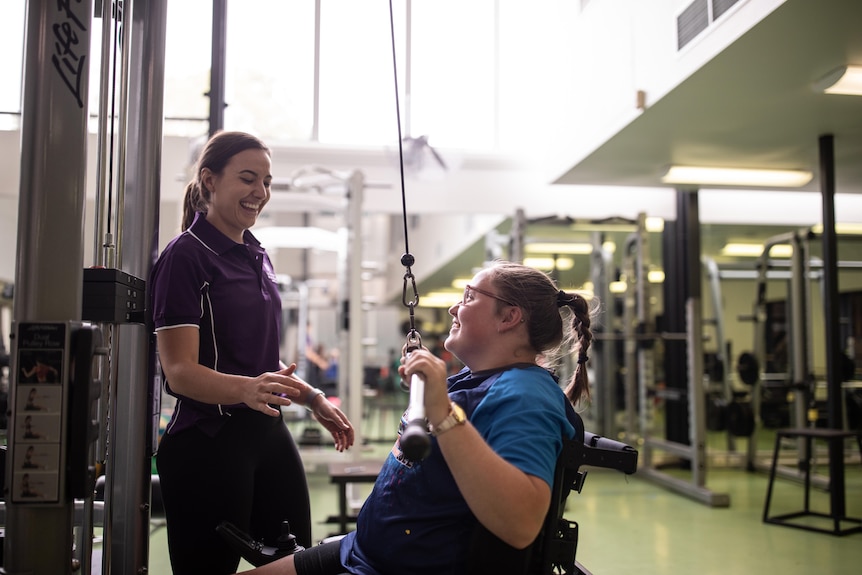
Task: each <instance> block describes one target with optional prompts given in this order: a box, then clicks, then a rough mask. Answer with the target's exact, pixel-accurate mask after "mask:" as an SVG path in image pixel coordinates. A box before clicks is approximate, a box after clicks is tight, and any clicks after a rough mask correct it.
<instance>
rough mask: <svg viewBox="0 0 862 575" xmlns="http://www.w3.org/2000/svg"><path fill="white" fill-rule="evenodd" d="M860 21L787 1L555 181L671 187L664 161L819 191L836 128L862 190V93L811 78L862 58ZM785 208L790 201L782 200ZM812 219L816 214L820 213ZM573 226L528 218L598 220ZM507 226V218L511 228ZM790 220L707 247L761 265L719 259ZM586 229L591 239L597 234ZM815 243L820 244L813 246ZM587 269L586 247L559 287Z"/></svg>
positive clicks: (656, 242) (840, 5) (843, 7)
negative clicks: (764, 173) (795, 181)
mask: <svg viewBox="0 0 862 575" xmlns="http://www.w3.org/2000/svg"><path fill="white" fill-rule="evenodd" d="M860 23H862V1H859V0H816V1H812V0H788V1H787V2H785V3H784V4H783V5H781V6H780V7H779V8H778V9H776V10H775V11H774V12H773V13H771V14H770V15H769V16H768V17H766V18H765V19H764V20H763V21H761V22H760V23H759V24H757V25H756V26H755V27H754V28H752V29H751V30H750V31H748V32H747V33H745V34H744V35H743V36H741V37H740V38H739V39H738V40H737V41H736V42H734V43H733V44H732V45H730V46H729V47H728V48H727V49H725V50H724V51H723V52H722V53H720V54H718V55H717V56H716V57H715V58H713V59H712V60H711V61H710V62H708V63H707V64H705V65H704V66H703V67H702V68H700V69H699V70H698V71H697V72H695V73H694V74H692V75H691V76H690V77H688V78H687V79H686V80H684V81H683V82H682V83H681V84H680V85H678V86H677V87H676V88H675V89H673V90H672V91H671V92H669V93H668V94H667V95H666V96H664V97H663V98H661V99H660V100H658V101H656V102H655V103H652V104H650V105H648V106H647V108H646V109H645V110H644V112H643V113H642V114H641V115H640V116H639V117H638V118H637V119H636V120H635V121H633V122H632V123H631V124H629V125H628V126H626V127H625V128H623V129H622V130H621V131H619V132H618V133H616V134H615V135H613V136H612V137H610V138H609V139H608V140H607V141H605V142H604V143H603V144H601V145H600V146H598V147H597V148H596V149H595V150H594V151H593V152H592V153H590V154H588V155H587V156H585V157H584V158H583V159H582V160H580V161H578V162H577V163H576V164H574V165H573V166H572V167H571V168H570V169H569V170H568V171H566V172H565V173H564V174H563V175H562V176H560V177H559V179H558V180H557V181H556V183H558V184H577V185H613V186H643V187H665V188H667V187H669V186H668V185H667V184H663V183H662V182H661V180H660V178H661V175H662V174H663V171H664V169H665V168H666V167H667V166H668V165H671V164H681V165H705V166H720V167H744V168H782V169H804V170H810V171H812V172H814V174H815V176H814V179H813V180H812V181H811V182H810V183H809V184H808V185H806V186H805V187H804V188H800V189H802V190H805V191H810V192H819V191H820V178H819V172H820V170H819V163H820V152H819V145H820V144H819V140H820V137H821V136H822V135H826V134H831V135H832V136H833V142H834V166H835V188H836V192H839V193H859V194H862V97H857V96H841V95H825V94H822V93H816V92H815V91H814V90H813V89H812V84H813V83H814V82H816V81H817V80H818V79H819V78H821V77H823V76H824V75H825V74H826V73H828V72H829V71H831V70H833V69H834V68H836V67H837V66H839V65H843V64H859V65H862V28H860ZM723 187H724V188H726V187H727V186H723ZM776 193H778V192H776ZM780 193H784V194H786V193H788V191H787V190H782V191H781V192H780ZM791 193H792V192H791ZM778 197H779V196H776V198H778ZM744 209H745V206H740V210H744ZM776 209H779V210H780V209H781V208H780V203H777V204H776ZM814 219H815V220H818V221H819V214H818V217H817V218H814ZM571 224H572V222H565V221H557V222H544V223H543V224H541V225H540V224H538V223H536V224H531V225H530V226H529V227H528V228H529V229H528V232H527V235H538V234H540V235H542V236H543V237H550V236H553V235H554V234H557V235H559V236H560V237H566V238H568V239H569V240H571V238H572V237H573V230H578V229H581V230H588V229H589V226H583V227H580V228H579V227H578V226H577V225H576V226H575V227H574V228H573V227H572V225H571ZM507 225H508V224H504V225H503V226H502V227H501V229H502V230H503V231H504V232H505V231H507ZM789 229H795V228H792V227H790V226H785V227H780V226H761V225H755V226H752V225H705V226H703V228H702V234H703V235H702V253H703V254H704V255H705V256H709V257H712V258H716V259H717V260H718V261H719V262H721V263H722V264H723V265H732V266H735V267H738V268H742V269H754V265H755V261H756V260H755V258H751V257H749V258H743V259H736V260H733V259H731V258H726V257H722V256H721V255H720V253H719V252H720V250H721V248H722V247H723V246H724V245H725V243H727V242H728V241H729V240H747V241H751V242H755V243H757V242H760V243H762V242H763V241H764V240H766V239H768V238H770V237H773V236H776V235H778V234H782V233H784V232H786V231H788V230H789ZM578 233H579V232H577V231H576V232H575V234H574V235H578ZM628 233H629V232H615V233H609V234H608V238H609V239H611V240H614V241H615V242H616V243H617V245H618V246H619V248H618V249H621V246H622V245H623V243H624V242H625V238H626V237H627V235H628ZM581 236H582V237H583V236H586V237H588V232H583V233H581ZM649 243H650V248H651V249H650V251H651V255H650V258H651V260H652V261H653V262H655V263H656V264H658V265H659V266H660V263H661V239H660V236H659V234H652V235H651V236H650V242H649ZM860 247H862V242H859V241H856V240H850V241H845V240H842V241H841V242H840V243H839V250H840V251H839V259H841V258H844V259H848V258H849V259H862V258H859V257H858V256H855V254H858V253H860V252H859V250H860ZM817 251H819V250H818V249H817V246H815V250H813V251H812V253H813V254H816V252H817ZM486 255H487V252H486V249H485V245H484V241H483V240H480V241H478V242H476V244H474V245H473V246H472V248H470V249H468V250H466V251H465V252H464V253H463V254H461V256H460V257H458V258H456V259H454V260H453V261H451V262H450V263H449V264H447V265H446V266H444V267H443V268H441V269H440V270H438V271H437V272H436V273H434V274H433V275H432V276H431V277H428V278H426V279H425V280H424V281H423V284H424V286H423V287H424V288H425V291H426V293H427V292H428V291H429V290H431V291H433V290H437V289H440V288H445V287H447V286H448V285H449V283H450V282H451V280H452V278H453V277H456V276H467V277H469V276H470V275H472V269H473V268H474V267H476V266H480V265H481V264H482V262H483V261H485V257H486ZM616 259H617V261H619V259H620V256H619V254H618V255H617V258H616ZM589 267H590V262H589V256H579V257H577V258H576V259H575V270H577V271H576V272H568V273H566V274H563V276H562V278H561V281H560V283H561V285H563V284H566V285H572V286H575V287H577V286H579V285H580V284H581V283H582V282H583V281H585V280H587V279H588V276H589Z"/></svg>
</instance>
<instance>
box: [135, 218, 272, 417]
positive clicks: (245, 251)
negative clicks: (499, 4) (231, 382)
mask: <svg viewBox="0 0 862 575" xmlns="http://www.w3.org/2000/svg"><path fill="white" fill-rule="evenodd" d="M243 239H244V242H245V243H244V244H238V243H236V242H234V241H233V240H231V239H230V238H228V237H227V236H225V235H224V234H223V233H221V232H220V231H218V230H217V229H216V228H215V227H213V225H212V224H210V223H209V222H208V221H207V220H206V218H205V217H204V215H203V214H202V213H198V214H196V215H195V220H194V222H193V223H192V225H191V227H190V228H189V229H188V230H186V231H185V232H183V233H182V234H180V235H179V236H177V237H176V238H174V239H173V240H171V242H170V243H169V244H168V246H167V247H166V248H165V250H164V251H163V252H162V255H161V256H160V257H159V259H158V261H157V262H156V264H155V266H153V271H152V275H151V277H150V293H151V297H152V312H153V322H154V325H155V329H156V331H157V332H158V331H160V330H163V329H170V328H174V327H180V326H194V327H197V328H199V329H200V353H199V363H200V364H201V365H205V366H207V367H209V368H212V369H214V370H216V371H218V372H221V373H229V374H236V375H246V376H251V377H254V376H257V375H260V374H261V373H264V372H267V371H277V370H278V369H279V341H280V332H281V298H280V296H279V292H278V284H277V280H276V277H275V272H274V271H273V269H272V262H270V260H269V257H268V256H267V255H266V251H265V250H264V249H263V248H262V247H261V245H260V242H258V241H257V239H256V238H255V237H254V236H253V235H252V234H251V232H249V231H248V230H246V232H245V234H244V237H243ZM165 385H166V390H167V391H168V393H170V394H171V395H173V396H175V397H176V398H177V400H178V401H177V405H176V407H175V408H174V413H173V416H172V417H171V421H170V423H169V424H168V427H167V430H166V432H167V433H177V432H179V431H180V430H182V429H185V428H187V427H189V426H191V425H195V424H196V425H198V426H199V427H201V428H202V429H203V430H204V431H206V432H208V433H211V434H215V432H216V431H218V429H219V428H220V427H221V425H222V424H223V423H224V414H225V413H229V412H230V411H231V410H236V409H248V408H247V406H245V405H244V404H238V405H233V406H223V405H213V404H206V403H201V402H199V401H196V400H194V399H190V398H188V397H184V396H182V395H180V394H177V393H174V392H173V391H171V388H170V382H169V381H166V382H165Z"/></svg>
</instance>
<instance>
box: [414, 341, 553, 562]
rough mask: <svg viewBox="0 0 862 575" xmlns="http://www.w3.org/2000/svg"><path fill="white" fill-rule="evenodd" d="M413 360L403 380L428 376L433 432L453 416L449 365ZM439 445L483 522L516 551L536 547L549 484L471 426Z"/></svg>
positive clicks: (424, 354) (422, 355) (448, 434)
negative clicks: (499, 451) (508, 457)
mask: <svg viewBox="0 0 862 575" xmlns="http://www.w3.org/2000/svg"><path fill="white" fill-rule="evenodd" d="M410 355H411V357H410V359H409V360H408V361H407V363H406V364H405V366H402V368H401V370H400V371H401V372H402V373H401V375H402V376H403V377H405V378H407V377H409V376H410V375H412V374H413V373H421V374H423V376H424V378H425V412H426V415H427V418H428V421H429V422H430V423H431V425H432V428H433V427H434V425H435V424H439V423H440V422H442V421H443V420H444V419H445V418H446V417H447V416H448V415H449V405H450V400H449V395H448V393H447V389H446V376H447V369H446V364H445V363H444V362H443V361H442V360H440V359H439V358H437V357H435V356H434V355H433V354H431V353H430V352H428V351H426V350H419V351H416V352H413V353H411V354H410ZM437 441H438V445H439V446H440V451H441V452H442V453H443V457H444V458H445V459H446V463H447V464H448V466H449V470H450V471H451V472H452V476H453V477H454V478H455V482H456V483H457V485H458V489H459V490H460V491H461V494H462V495H463V496H464V499H465V500H466V501H467V505H469V507H470V510H471V511H472V512H473V514H474V515H475V516H476V518H477V519H478V520H479V522H480V523H482V525H484V526H485V527H486V528H487V529H488V530H489V531H491V533H493V534H494V535H496V536H497V537H499V538H500V539H502V540H503V541H505V542H506V543H508V544H509V545H511V546H512V547H516V548H519V549H523V548H525V547H527V546H528V545H530V544H531V543H532V542H533V541H534V540H535V539H536V536H537V535H538V534H539V531H540V530H541V528H542V523H543V522H544V520H545V516H546V515H547V512H548V506H549V505H550V502H551V490H550V488H549V487H548V484H547V483H545V482H544V481H543V480H542V479H540V478H538V477H536V476H534V475H529V474H527V473H524V472H523V471H521V470H520V469H518V468H517V467H515V466H514V465H512V464H511V463H509V462H508V461H506V460H505V459H503V458H502V457H500V456H499V455H498V454H497V453H496V452H495V451H494V450H493V449H491V447H490V446H489V445H488V444H487V443H485V440H484V439H483V438H482V436H481V435H480V434H479V432H478V431H477V430H476V428H474V427H473V426H472V425H471V424H470V422H469V421H468V422H466V423H465V424H463V425H457V426H455V427H453V428H451V429H449V430H448V431H445V432H443V433H441V434H440V435H438V436H437Z"/></svg>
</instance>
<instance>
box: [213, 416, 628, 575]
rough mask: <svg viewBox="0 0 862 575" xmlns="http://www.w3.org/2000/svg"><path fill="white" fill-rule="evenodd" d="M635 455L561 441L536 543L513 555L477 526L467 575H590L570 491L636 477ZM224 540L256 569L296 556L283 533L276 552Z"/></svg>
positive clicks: (601, 440) (615, 446)
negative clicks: (582, 559)
mask: <svg viewBox="0 0 862 575" xmlns="http://www.w3.org/2000/svg"><path fill="white" fill-rule="evenodd" d="M637 465H638V452H637V450H635V449H634V448H632V447H631V446H629V445H627V444H625V443H622V442H620V441H616V440H613V439H608V438H606V437H602V436H600V435H596V434H593V433H589V432H587V433H586V434H585V439H584V442H583V443H581V442H579V441H575V440H570V439H567V440H564V442H563V450H562V452H561V453H560V456H559V458H558V459H557V465H556V469H555V471H554V486H553V490H552V492H551V504H550V508H549V509H548V514H547V516H546V518H545V523H544V527H543V528H542V530H541V532H540V533H539V536H538V537H537V538H536V541H534V542H533V544H532V545H530V546H529V547H527V548H526V549H516V548H514V547H511V546H510V545H508V544H506V543H504V542H503V541H502V540H500V539H499V538H498V537H497V536H495V535H493V534H492V533H491V532H490V531H488V530H487V529H485V528H484V527H483V526H481V525H479V526H478V527H477V529H476V530H475V532H474V534H473V538H472V541H471V552H470V557H471V559H470V563H469V565H468V569H467V572H468V573H470V574H471V575H500V574H501V573H506V574H511V575H553V574H565V575H591V574H590V572H589V571H588V570H587V569H586V568H585V567H584V566H583V565H581V564H580V563H579V562H578V561H577V560H576V559H575V555H576V552H577V547H578V524H577V522H575V521H570V520H568V519H566V518H564V517H563V515H564V513H565V509H566V501H567V499H568V497H569V494H570V493H571V492H572V491H576V492H578V493H580V492H581V490H582V489H583V486H584V481H585V479H586V476H587V471H586V470H581V467H583V466H589V467H600V468H606V469H615V470H617V471H622V472H623V473H625V474H626V475H631V474H633V473H635V472H636V471H637ZM219 533H221V535H222V537H223V538H224V539H225V540H226V541H227V542H228V544H230V545H231V546H232V547H234V548H235V549H236V550H237V551H239V553H240V554H241V555H242V557H243V559H245V560H246V561H248V562H249V563H251V564H252V565H254V566H260V565H264V564H266V563H269V562H271V561H274V560H276V559H278V558H280V557H283V556H284V555H288V554H290V553H293V552H294V551H296V549H297V547H296V544H295V541H294V540H293V536H292V535H290V534H289V533H288V532H287V531H285V533H283V536H282V538H281V540H280V541H279V543H278V545H277V546H267V545H264V544H263V543H261V542H258V541H255V540H253V539H252V538H251V537H249V536H248V535H247V534H246V533H244V532H242V531H240V530H239V529H237V528H236V527H235V526H233V525H231V524H230V523H223V524H222V525H221V526H219Z"/></svg>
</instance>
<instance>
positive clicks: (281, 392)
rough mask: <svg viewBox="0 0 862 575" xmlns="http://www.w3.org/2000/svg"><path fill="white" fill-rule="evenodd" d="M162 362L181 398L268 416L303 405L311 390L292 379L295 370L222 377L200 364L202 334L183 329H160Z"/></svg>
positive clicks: (159, 348) (187, 327)
mask: <svg viewBox="0 0 862 575" xmlns="http://www.w3.org/2000/svg"><path fill="white" fill-rule="evenodd" d="M156 337H157V343H158V350H159V362H160V363H161V365H162V369H163V370H164V372H165V377H166V378H167V380H168V382H170V385H171V389H172V390H173V391H175V392H176V393H178V394H180V395H184V396H186V397H190V398H192V399H195V400H197V401H201V402H203V403H210V404H233V403H244V404H246V405H247V406H249V407H250V408H252V409H256V410H258V411H260V412H262V413H265V414H267V415H271V416H273V417H277V416H279V415H280V412H279V411H278V410H277V409H275V408H273V407H272V405H290V404H291V402H292V400H297V401H298V402H300V403H301V402H302V400H303V398H305V397H307V396H308V394H309V392H310V391H311V387H310V386H309V385H308V384H307V383H305V382H303V381H301V380H299V379H297V378H294V377H291V375H290V374H291V373H292V372H293V367H289V368H287V369H283V370H281V371H278V372H267V373H262V374H260V375H258V376H257V377H246V376H242V375H231V374H227V373H220V372H218V371H215V370H212V369H210V368H208V367H206V366H203V365H201V364H199V363H198V350H199V347H198V346H199V345H200V343H199V330H198V328H196V327H191V326H183V327H175V328H169V329H161V330H159V331H158V332H157V334H156Z"/></svg>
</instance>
